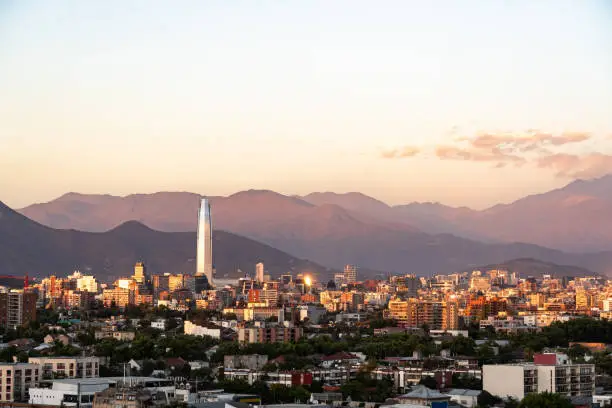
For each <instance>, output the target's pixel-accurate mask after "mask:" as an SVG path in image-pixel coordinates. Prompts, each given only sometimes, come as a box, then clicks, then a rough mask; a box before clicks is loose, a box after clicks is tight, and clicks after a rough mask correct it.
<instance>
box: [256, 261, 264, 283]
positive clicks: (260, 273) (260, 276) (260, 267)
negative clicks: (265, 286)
mask: <svg viewBox="0 0 612 408" xmlns="http://www.w3.org/2000/svg"><path fill="white" fill-rule="evenodd" d="M255 280H256V281H257V282H259V283H261V282H263V281H264V264H263V262H259V263H258V264H257V265H255Z"/></svg>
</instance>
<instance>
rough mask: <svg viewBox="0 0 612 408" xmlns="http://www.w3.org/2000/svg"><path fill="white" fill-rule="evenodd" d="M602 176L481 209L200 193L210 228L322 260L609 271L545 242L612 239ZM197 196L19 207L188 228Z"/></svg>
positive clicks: (105, 224) (403, 266)
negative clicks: (522, 264) (534, 262)
mask: <svg viewBox="0 0 612 408" xmlns="http://www.w3.org/2000/svg"><path fill="white" fill-rule="evenodd" d="M611 183H612V178H611V177H605V178H602V179H599V180H593V181H588V182H584V181H578V182H574V183H571V184H569V185H568V186H566V187H565V188H562V189H558V190H554V191H551V192H548V193H544V194H540V195H534V196H529V197H525V198H524V199H521V200H518V201H516V202H515V203H512V204H507V205H498V206H495V207H492V208H490V209H487V210H484V211H475V210H471V209H468V208H453V207H448V206H444V205H441V204H438V203H413V204H408V205H403V206H395V207H390V206H388V205H386V204H384V203H382V202H380V201H378V200H375V199H372V198H370V197H367V196H365V195H363V194H359V193H347V194H334V193H313V194H310V195H308V196H305V197H290V196H285V195H282V194H278V193H275V192H272V191H266V190H249V191H244V192H240V193H236V194H233V195H231V196H228V197H209V198H210V199H211V202H212V207H213V225H214V226H215V228H217V229H222V230H227V231H231V232H233V233H236V234H240V235H243V236H246V237H249V238H252V239H256V240H258V241H261V242H264V243H266V244H268V245H271V246H273V247H275V248H279V249H280V250H282V251H286V252H288V253H291V254H294V255H295V256H297V257H300V258H305V259H312V260H313V261H315V262H318V263H320V264H323V265H326V266H329V267H335V268H340V267H342V265H343V264H345V263H356V264H359V265H361V266H362V267H364V268H368V269H373V270H384V271H397V272H416V273H435V272H450V271H453V270H460V269H461V268H462V267H464V266H465V265H483V264H488V263H495V262H499V260H500V259H514V258H525V257H530V258H537V259H542V260H544V261H547V262H555V263H559V264H569V265H579V266H582V267H586V268H590V269H593V270H594V271H595V272H602V273H608V271H609V270H612V268H609V267H611V266H612V264H610V263H608V259H609V258H608V257H609V253H608V252H605V251H601V252H600V253H595V254H588V255H580V254H574V255H573V254H566V253H563V252H561V251H555V250H552V249H549V248H551V247H552V248H556V247H559V248H570V249H580V250H581V251H580V252H590V251H591V248H593V249H594V250H595V251H597V250H604V249H607V248H611V247H612V245H611V244H612V224H611V223H612V206H611V203H610V201H611V200H610V199H609V198H610V194H611V193H610V192H609V190H610V189H612V185H610V184H611ZM199 198H200V197H199V196H198V195H196V194H191V193H181V192H177V193H172V192H164V193H156V194H137V195H130V196H127V197H113V196H96V195H80V194H74V193H70V194H67V195H65V196H62V197H60V198H59V199H57V200H54V201H52V202H50V203H47V204H37V205H34V206H30V207H26V208H25V209H23V210H21V211H22V213H23V214H25V215H27V216H29V217H32V218H33V219H34V220H36V221H39V222H41V223H44V224H47V225H50V226H53V227H58V228H76V229H84V230H90V231H103V230H107V229H109V228H113V227H115V226H118V225H120V224H122V223H124V222H126V221H128V220H137V221H139V222H142V223H144V224H146V225H147V226H149V227H151V228H153V229H156V230H163V231H186V230H187V231H193V230H195V226H196V219H197V216H196V214H197V207H198V201H199ZM447 231H451V232H452V233H453V234H447V233H444V232H447ZM465 238H468V239H465ZM504 242H505V243H504ZM514 242H535V243H540V242H542V243H546V244H548V245H529V244H516V243H514Z"/></svg>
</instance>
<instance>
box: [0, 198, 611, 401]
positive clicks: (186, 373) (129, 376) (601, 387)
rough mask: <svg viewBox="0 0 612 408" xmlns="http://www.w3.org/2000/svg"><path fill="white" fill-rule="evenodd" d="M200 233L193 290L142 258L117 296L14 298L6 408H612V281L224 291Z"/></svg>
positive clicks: (374, 283) (268, 286)
mask: <svg viewBox="0 0 612 408" xmlns="http://www.w3.org/2000/svg"><path fill="white" fill-rule="evenodd" d="M198 217H199V224H198V237H197V244H196V246H197V260H196V271H195V273H164V274H154V275H150V274H149V273H148V271H147V267H146V259H143V260H135V261H138V262H136V263H135V266H134V271H133V272H131V271H130V272H128V273H126V275H129V274H131V275H130V276H129V277H125V278H119V279H116V280H115V281H114V283H112V284H104V283H101V282H100V281H98V280H97V279H96V277H95V276H92V275H87V274H82V273H80V272H78V271H77V272H74V273H72V274H71V275H69V276H49V277H46V278H44V279H41V280H37V281H32V282H28V281H27V280H26V281H25V282H24V288H23V289H10V288H2V291H1V293H0V322H1V325H2V326H3V328H4V331H3V340H2V344H0V356H1V358H0V360H1V361H2V362H0V405H2V406H40V407H51V406H56V407H59V406H62V407H71V406H72V407H96V408H98V407H99V408H136V407H145V406H147V407H148V406H160V407H161V406H177V407H178V406H185V407H186V406H191V407H202V408H207V407H211V408H212V407H224V408H232V407H237V408H240V407H248V406H253V405H258V406H275V405H278V406H280V404H282V405H289V406H291V407H296V408H297V407H305V408H313V407H328V406H329V407H332V406H337V407H340V406H345V407H355V408H357V407H364V408H375V407H381V406H385V407H389V408H394V407H397V408H407V407H414V408H416V407H432V408H435V407H468V408H472V407H492V406H499V407H519V406H520V407H535V406H538V407H540V406H542V407H543V406H547V407H571V406H574V407H597V406H599V407H604V406H612V392H608V390H612V355H611V354H610V350H611V348H612V345H610V343H612V319H611V318H612V284H611V282H610V281H608V280H606V279H605V278H602V277H599V276H593V277H572V276H563V277H559V276H549V275H542V276H538V277H530V276H520V275H519V274H518V273H516V272H512V271H508V270H499V269H492V270H475V271H471V272H461V273H455V274H450V275H438V276H434V277H421V276H415V275H393V276H389V277H388V278H386V279H360V273H359V269H358V267H357V266H354V265H346V266H345V268H344V271H343V272H341V273H336V274H335V275H334V276H333V279H327V278H326V279H322V278H321V277H319V276H315V275H314V274H309V273H299V274H298V273H294V272H291V271H288V272H287V273H286V274H283V275H281V276H279V277H271V276H270V275H269V274H268V273H267V271H266V269H265V264H264V263H263V262H260V263H258V264H256V265H253V270H252V272H250V273H247V274H246V275H245V276H244V277H241V278H239V279H231V280H230V279H224V280H221V279H215V273H214V267H213V259H212V238H211V231H212V225H211V209H210V205H209V204H208V202H207V201H206V200H203V201H202V204H201V208H200V211H199V214H198ZM126 272H127V271H126ZM538 404H539V405H538Z"/></svg>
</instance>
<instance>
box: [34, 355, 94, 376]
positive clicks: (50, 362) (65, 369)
mask: <svg viewBox="0 0 612 408" xmlns="http://www.w3.org/2000/svg"><path fill="white" fill-rule="evenodd" d="M28 362H29V363H30V364H38V365H39V366H40V367H41V368H42V375H41V376H42V377H44V378H53V377H56V376H59V377H64V378H96V377H99V376H100V359H99V358H98V357H30V358H29V359H28Z"/></svg>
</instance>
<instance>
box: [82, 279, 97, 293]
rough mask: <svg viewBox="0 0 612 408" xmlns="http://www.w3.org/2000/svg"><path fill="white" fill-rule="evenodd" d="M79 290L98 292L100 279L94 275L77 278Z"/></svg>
mask: <svg viewBox="0 0 612 408" xmlns="http://www.w3.org/2000/svg"><path fill="white" fill-rule="evenodd" d="M77 290H79V291H81V292H91V293H98V281H97V280H96V278H95V277H94V276H91V275H83V276H81V277H79V278H78V279H77Z"/></svg>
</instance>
